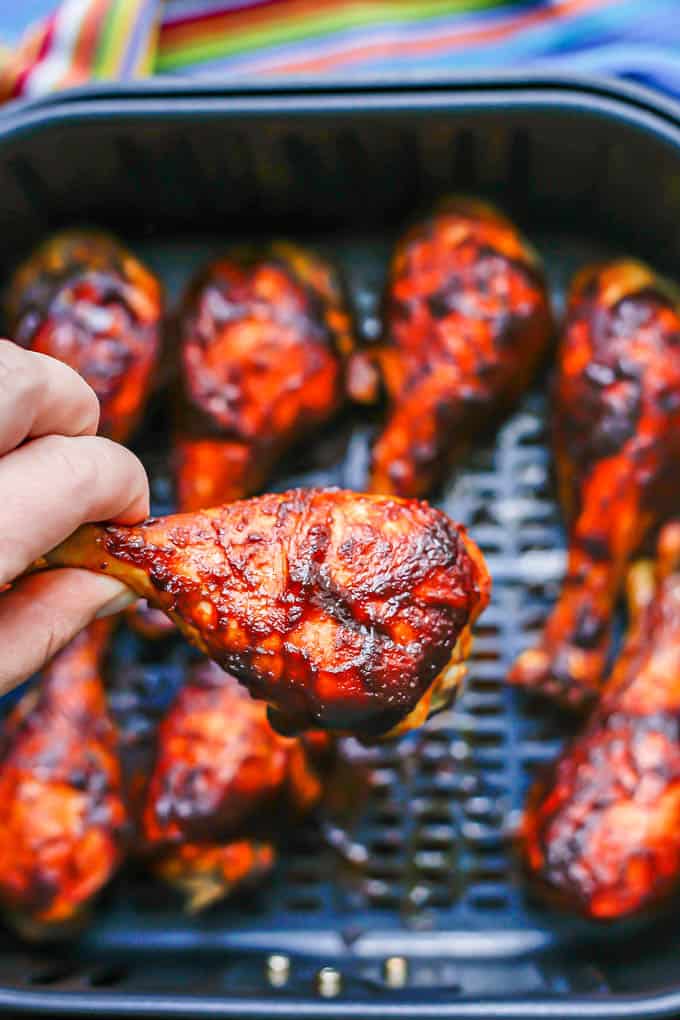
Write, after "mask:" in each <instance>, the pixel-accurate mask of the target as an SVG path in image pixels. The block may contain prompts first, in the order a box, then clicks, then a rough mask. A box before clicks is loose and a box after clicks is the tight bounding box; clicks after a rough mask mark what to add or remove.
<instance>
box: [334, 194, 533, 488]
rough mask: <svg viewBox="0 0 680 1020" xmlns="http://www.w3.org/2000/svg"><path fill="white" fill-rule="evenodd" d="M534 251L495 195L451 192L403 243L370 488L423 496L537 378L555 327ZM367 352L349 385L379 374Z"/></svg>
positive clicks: (382, 359) (356, 391)
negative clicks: (385, 402) (491, 200)
mask: <svg viewBox="0 0 680 1020" xmlns="http://www.w3.org/2000/svg"><path fill="white" fill-rule="evenodd" d="M551 331H552V327H551V315H550V308H549V302H548V293H547V290H546V286H545V281H544V280H543V276H542V273H541V270H540V266H539V263H538V259H537V256H536V255H535V254H534V252H533V250H532V249H531V248H530V247H529V246H528V245H527V244H526V242H524V241H523V240H522V238H521V237H520V235H519V234H518V232H517V230H516V229H515V227H514V226H513V225H512V224H511V223H510V222H509V221H508V220H507V219H505V217H504V216H502V215H501V214H500V213H498V212H496V210H494V209H493V208H492V207H490V206H487V205H484V204H483V203H481V202H477V201H473V200H470V199H462V198H453V199H449V200H448V201H446V202H444V203H443V204H442V205H441V206H440V207H439V208H438V209H436V210H435V212H434V213H433V215H432V216H430V217H429V218H428V219H427V220H425V221H424V222H423V223H420V224H418V225H416V226H415V227H413V229H411V230H410V231H409V232H408V233H407V234H406V235H405V237H404V238H402V240H401V241H400V243H399V244H398V246H397V249H396V252H395V255H394V258H393V260H392V265H391V268H390V274H389V281H388V287H387V294H386V298H385V332H384V337H385V339H384V343H383V345H382V347H381V348H379V349H378V352H377V353H376V354H373V355H372V358H373V360H374V361H375V362H377V365H378V368H379V374H380V375H382V378H383V380H384V384H385V387H386V389H387V394H388V399H389V412H388V419H387V424H386V426H385V430H384V431H383V433H382V435H381V436H380V437H379V439H378V441H377V443H376V445H375V447H374V450H373V457H372V466H371V479H370V489H371V491H373V492H383V493H394V494H396V495H398V496H421V495H425V494H427V492H428V491H429V490H430V489H432V487H433V486H434V485H435V484H436V483H437V482H439V481H441V480H442V478H443V476H444V475H445V473H446V471H447V470H448V469H449V468H450V467H451V466H452V465H454V464H455V463H456V462H458V461H459V460H460V458H461V457H462V455H463V453H464V452H465V450H466V449H467V447H468V446H469V443H470V440H471V439H472V438H473V437H474V435H475V433H476V432H478V431H479V430H480V428H481V427H482V426H483V425H484V424H485V423H487V422H488V420H489V418H490V417H492V416H494V415H496V414H497V413H498V412H499V411H501V410H503V409H506V408H507V407H508V406H509V405H511V404H512V403H513V402H514V401H515V399H516V398H517V397H518V396H519V395H520V394H521V393H522V392H523V391H524V389H525V388H526V387H527V385H528V384H529V383H530V382H531V380H532V378H533V375H534V372H535V369H536V367H537V365H538V363H539V361H540V360H541V358H542V356H543V355H544V354H545V351H546V348H547V345H548V342H549V339H550V335H551ZM368 357H370V355H368V354H366V353H362V354H358V355H357V356H355V358H354V362H353V366H352V371H351V373H350V377H349V378H350V389H351V395H352V396H353V397H354V398H355V399H357V400H371V399H372V398H373V396H374V395H375V389H376V387H375V385H374V382H373V381H372V380H371V376H370V373H369V372H368V371H358V370H357V366H358V365H363V366H364V367H365V366H366V360H367V358H368Z"/></svg>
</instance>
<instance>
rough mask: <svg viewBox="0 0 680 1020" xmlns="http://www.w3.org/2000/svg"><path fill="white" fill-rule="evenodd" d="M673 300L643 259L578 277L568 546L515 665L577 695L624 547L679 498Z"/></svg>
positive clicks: (563, 420)
mask: <svg viewBox="0 0 680 1020" xmlns="http://www.w3.org/2000/svg"><path fill="white" fill-rule="evenodd" d="M679 343H680V303H679V298H678V294H676V292H675V290H674V289H673V288H672V287H671V286H670V285H669V284H667V283H666V282H665V281H663V280H661V279H660V278H659V277H657V276H656V275H655V274H654V273H653V272H652V271H651V270H650V269H648V268H647V267H646V266H644V265H642V264H641V263H639V262H633V261H630V260H623V261H619V262H613V263H610V264H607V265H600V266H595V267H592V268H589V269H586V270H584V271H583V272H582V273H580V274H579V275H578V276H577V277H576V279H575V280H574V282H573V285H572V288H571V292H570V297H569V307H568V315H567V322H566V327H565V331H564V336H563V338H562V343H561V347H560V351H559V361H558V372H557V379H556V386H555V392H554V407H555V412H554V415H555V420H554V446H555V455H556V463H557V472H558V480H559V489H560V497H561V501H562V504H563V507H564V510H565V515H566V519H567V522H568V533H569V557H568V564H567V574H566V578H565V581H564V585H563V588H562V593H561V595H560V598H559V600H558V602H557V605H556V607H555V609H554V610H553V613H552V615H551V616H550V618H549V620H548V623H547V625H546V627H545V630H544V632H543V635H542V637H541V639H540V641H539V644H538V646H537V647H536V648H534V649H531V650H529V651H526V652H524V654H523V655H521V656H520V658H519V659H518V661H517V663H516V664H515V666H514V668H513V670H512V672H511V674H510V678H509V679H510V681H511V682H512V683H516V684H521V685H523V686H526V687H528V688H531V689H534V690H538V691H540V692H542V693H544V694H547V695H549V696H552V697H555V698H557V699H559V700H561V701H562V702H563V703H565V704H568V705H570V706H572V707H577V708H578V707H580V706H583V705H584V704H585V703H588V702H589V701H592V700H593V698H594V697H595V696H596V694H597V692H598V688H599V684H600V681H601V677H602V674H603V671H604V668H605V664H606V658H607V653H608V649H609V640H610V629H611V621H612V614H613V612H614V608H615V605H616V602H617V600H618V597H619V594H620V591H621V587H622V585H623V582H624V578H625V574H626V570H627V567H628V564H629V562H630V559H631V557H632V556H633V555H634V554H635V552H636V550H637V549H638V548H639V547H640V545H641V543H642V542H643V540H644V539H645V538H646V537H647V536H648V535H649V534H650V532H651V531H652V529H653V528H655V527H657V526H658V525H659V523H660V522H661V521H662V520H663V519H664V518H665V517H668V515H669V513H671V512H672V510H673V507H674V506H675V504H676V503H677V464H678V463H680V356H679V354H678V350H679V348H678V344H679Z"/></svg>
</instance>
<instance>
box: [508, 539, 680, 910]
mask: <svg viewBox="0 0 680 1020" xmlns="http://www.w3.org/2000/svg"><path fill="white" fill-rule="evenodd" d="M670 528H671V529H672V530H669V528H667V529H665V532H664V533H663V534H662V536H661V541H660V554H659V565H658V569H657V581H656V586H654V583H653V580H652V584H651V585H650V582H649V580H648V579H647V571H648V570H649V568H648V567H646V566H645V565H644V564H642V565H639V566H638V565H636V567H634V568H633V570H632V571H631V578H632V583H633V585H634V586H635V588H636V589H637V591H633V593H632V595H633V597H634V598H636V599H637V601H638V602H639V603H641V604H643V608H639V609H638V613H639V618H638V619H637V620H636V621H635V622H634V623H633V625H632V627H631V632H630V634H629V636H628V639H627V641H626V644H625V647H624V650H623V652H622V654H621V656H620V658H619V660H618V662H617V664H616V667H615V669H614V671H613V673H612V676H611V678H610V680H609V681H608V682H607V684H606V686H605V688H604V690H603V693H602V697H601V700H600V704H599V706H598V707H597V709H596V710H595V713H594V715H593V717H592V718H591V720H590V721H589V723H588V725H587V727H586V729H585V731H584V732H583V734H582V735H581V736H580V737H578V738H577V739H576V740H575V741H574V743H573V744H572V745H571V747H569V748H568V749H567V750H566V751H565V752H564V754H563V755H562V756H561V757H560V759H559V760H558V762H557V763H556V765H555V766H554V767H553V769H552V770H551V772H550V773H549V774H548V775H547V776H546V777H545V778H544V779H543V780H542V781H541V782H540V783H539V784H537V785H536V786H535V787H534V789H533V791H532V792H531V795H530V797H529V801H528V804H527V809H526V814H525V819H524V827H523V844H522V852H523V857H524V861H525V864H526V867H527V869H528V871H529V873H530V875H531V876H532V878H533V879H534V881H536V882H537V883H538V886H539V888H541V889H542V890H543V892H544V893H546V894H548V896H549V897H551V898H553V899H556V900H557V901H558V902H561V903H562V904H563V905H566V906H568V907H570V908H571V909H573V910H577V911H579V912H581V913H583V914H585V915H587V916H589V917H592V918H601V919H613V918H620V917H624V916H626V915H629V914H631V913H633V912H639V911H643V910H646V909H647V908H650V907H652V906H653V905H655V904H658V903H659V902H660V901H662V900H663V899H664V898H666V897H668V896H669V894H670V893H671V892H672V891H673V890H674V889H675V888H676V887H677V885H678V879H679V877H680V739H679V738H680V732H679V729H678V725H679V720H680V573H678V566H679V565H680V525H672V526H670ZM645 603H646V605H644V604H645Z"/></svg>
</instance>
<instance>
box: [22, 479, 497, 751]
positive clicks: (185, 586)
mask: <svg viewBox="0 0 680 1020" xmlns="http://www.w3.org/2000/svg"><path fill="white" fill-rule="evenodd" d="M44 565H53V566H59V565H64V566H69V565H70V566H78V567H84V568H86V569H90V570H95V571H99V572H101V573H108V574H110V575H111V576H113V577H117V578H119V579H120V580H121V581H123V582H124V583H126V584H127V585H128V586H129V587H130V588H131V589H132V590H133V591H135V592H136V593H137V594H138V595H140V596H143V597H144V598H146V599H148V601H149V602H150V603H151V604H152V605H154V606H158V607H160V608H162V609H163V610H164V611H165V612H167V613H168V614H169V615H170V616H171V618H172V619H173V620H174V621H175V622H176V623H177V625H178V626H179V628H180V629H181V630H182V631H183V633H184V634H185V635H186V636H187V637H188V639H189V640H190V641H191V642H192V643H193V644H195V645H196V646H197V647H198V648H199V649H200V650H201V651H203V652H204V653H205V654H206V655H208V656H209V657H211V658H213V659H215V660H216V661H217V662H218V663H219V664H220V665H221V666H222V667H223V668H224V669H226V670H229V671H230V672H232V673H234V674H235V675H236V676H237V677H238V678H239V680H241V681H242V682H243V683H245V684H246V686H247V687H248V688H249V690H250V691H251V693H252V694H253V695H254V696H255V697H258V698H262V699H264V700H265V701H267V702H268V703H269V705H270V706H271V711H270V718H271V720H272V722H273V724H274V725H275V726H276V727H277V728H278V729H280V730H284V731H287V732H295V731H296V730H304V729H309V728H316V727H319V728H321V729H326V730H336V731H346V732H352V733H355V734H357V735H364V736H366V737H370V736H378V735H386V734H388V733H390V734H391V735H394V734H396V733H398V732H401V731H402V730H404V729H410V728H412V727H414V726H418V725H420V724H421V723H422V722H423V721H424V719H426V718H427V715H428V713H429V712H431V711H434V710H435V709H436V708H438V707H440V705H442V704H445V703H448V701H450V700H451V698H452V697H453V694H454V691H455V688H456V686H457V684H458V682H459V681H460V679H461V678H462V675H463V674H464V671H465V667H464V661H465V658H466V656H467V653H468V650H469V647H470V642H471V627H472V624H473V623H474V621H475V620H476V618H477V616H478V615H479V614H480V613H481V611H482V610H483V609H484V607H485V606H486V604H487V602H488V599H489V588H490V578H489V574H488V571H487V569H486V565H485V563H484V560H483V558H482V555H481V553H480V552H479V550H478V548H477V546H476V545H475V544H474V542H472V541H471V540H470V539H469V538H468V536H467V535H466V533H465V529H464V528H462V527H460V526H458V525H455V524H454V523H453V522H452V521H451V520H450V519H449V518H448V517H446V515H445V514H443V513H442V512H441V511H439V510H435V509H434V508H432V507H430V506H428V505H427V504H426V503H420V502H417V501H415V500H412V501H405V500H397V499H393V498H389V497H381V496H365V495H359V494H357V493H353V492H346V491H341V490H333V489H307V490H293V491H291V492H287V493H282V494H277V495H266V496H261V497H258V498H254V499H250V500H243V501H240V502H236V503H232V504H228V505H226V506H223V507H219V508H217V509H215V510H207V511H204V512H202V513H194V514H177V515H174V516H171V517H166V518H160V519H153V518H152V519H150V520H148V521H147V522H146V523H144V524H141V525H139V526H137V527H122V526H96V525H86V526H85V527H83V528H81V529H79V530H78V531H77V532H76V533H75V535H73V536H72V537H71V538H70V539H67V541H66V542H64V543H63V544H62V545H61V546H59V547H58V548H57V549H55V550H53V552H51V553H50V554H48V556H47V557H46V558H45V559H44V560H43V561H41V563H39V564H36V567H38V566H44Z"/></svg>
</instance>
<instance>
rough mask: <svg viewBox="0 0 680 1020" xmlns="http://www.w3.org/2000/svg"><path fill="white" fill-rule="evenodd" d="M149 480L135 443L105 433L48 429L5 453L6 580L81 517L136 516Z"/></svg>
mask: <svg viewBox="0 0 680 1020" xmlns="http://www.w3.org/2000/svg"><path fill="white" fill-rule="evenodd" d="M148 512H149V483H148V481H147V478H146V474H145V472H144V468H143V467H142V465H141V464H140V462H139V461H138V460H137V458H136V457H135V456H134V454H132V453H130V451H129V450H126V449H125V447H123V446H118V444H117V443H112V442H111V441H110V440H109V439H102V438H101V437H100V436H75V437H64V436H43V437H42V439H33V440H31V441H30V442H28V443H25V444H24V445H23V446H21V447H19V449H18V450H14V451H13V452H12V453H8V454H6V455H5V456H4V457H2V458H0V584H4V583H6V582H7V581H12V580H13V579H14V578H15V577H18V576H19V574H22V573H23V572H24V570H26V569H27V567H29V566H30V565H31V563H33V562H34V560H36V559H37V558H38V557H39V556H42V555H43V554H44V553H45V552H47V551H48V550H49V549H53V548H54V546H55V545H58V544H59V543H60V542H62V541H63V540H64V539H65V538H67V537H68V536H69V535H71V534H72V533H73V532H74V531H75V530H76V528H78V527H79V526H80V525H81V524H85V523H87V522H89V521H108V520H115V521H117V522H119V523H120V524H135V523H136V522H137V521H140V520H142V519H143V518H144V517H146V515H147V514H148Z"/></svg>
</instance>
